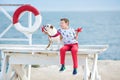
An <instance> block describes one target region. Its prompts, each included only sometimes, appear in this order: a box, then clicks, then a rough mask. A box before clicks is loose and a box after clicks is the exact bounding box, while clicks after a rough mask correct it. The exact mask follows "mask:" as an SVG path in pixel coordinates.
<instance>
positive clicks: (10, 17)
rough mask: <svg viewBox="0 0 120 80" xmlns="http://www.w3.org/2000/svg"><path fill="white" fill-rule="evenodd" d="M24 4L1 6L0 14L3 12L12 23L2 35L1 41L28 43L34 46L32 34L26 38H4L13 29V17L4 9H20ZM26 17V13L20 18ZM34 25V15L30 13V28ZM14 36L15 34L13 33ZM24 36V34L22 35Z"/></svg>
mask: <svg viewBox="0 0 120 80" xmlns="http://www.w3.org/2000/svg"><path fill="white" fill-rule="evenodd" d="M21 5H24V4H0V12H2V13H3V14H4V15H5V16H6V17H7V18H8V19H9V20H10V21H11V23H10V25H8V27H7V28H6V29H5V30H4V31H2V32H1V33H0V41H28V42H29V44H32V34H29V37H27V39H26V38H19V39H18V38H12V37H11V38H3V37H4V35H5V34H6V33H7V32H8V31H9V30H10V29H11V28H12V27H13V23H12V16H11V15H10V14H9V12H8V11H7V10H5V9H4V8H3V6H4V7H15V8H18V7H19V6H21ZM23 15H24V13H23V14H22V15H21V16H20V18H21V17H22V16H23ZM31 25H32V14H31V12H29V13H28V27H31ZM13 34H14V33H13ZM21 34H22V33H21Z"/></svg>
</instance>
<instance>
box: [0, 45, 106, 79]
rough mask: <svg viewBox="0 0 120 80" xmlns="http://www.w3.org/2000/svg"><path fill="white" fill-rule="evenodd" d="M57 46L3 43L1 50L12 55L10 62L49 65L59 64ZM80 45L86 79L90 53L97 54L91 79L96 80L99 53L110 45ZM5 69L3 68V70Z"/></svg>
mask: <svg viewBox="0 0 120 80" xmlns="http://www.w3.org/2000/svg"><path fill="white" fill-rule="evenodd" d="M56 46H57V45H53V49H51V50H46V49H45V47H46V45H8V44H7V45H2V44H1V45H0V50H2V51H6V52H7V54H6V55H7V56H10V58H9V64H47V65H49V64H50V65H51V64H52V65H53V63H54V64H55V65H56V64H57V65H59V55H58V53H59V50H58V48H57V47H56ZM79 46H80V47H79V50H78V56H79V55H80V56H79V57H78V59H81V60H80V63H82V64H84V80H88V76H89V69H88V61H87V59H88V55H91V54H92V55H95V57H94V64H93V68H92V73H91V80H95V77H96V75H97V74H96V73H97V59H98V54H99V53H101V52H103V51H105V50H106V49H107V47H108V45H97V46H96V45H79ZM8 52H11V53H9V54H8ZM16 52H19V53H23V52H24V53H25V54H18V53H16ZM29 52H40V53H39V54H34V55H32V54H28V53H29ZM41 52H42V53H41ZM68 54H70V53H69V51H68V52H67V55H68ZM70 57H71V56H70ZM71 60H72V59H71ZM54 61H55V62H54ZM68 61H70V60H68ZM70 62H72V61H70ZM4 63H5V62H4ZM4 70H5V69H2V71H4ZM22 72H24V71H22ZM20 75H21V74H20ZM24 75H25V74H24ZM3 76H4V75H3ZM97 76H98V75H97ZM4 77H5V76H4ZM24 77H25V76H24ZM26 78H27V76H26Z"/></svg>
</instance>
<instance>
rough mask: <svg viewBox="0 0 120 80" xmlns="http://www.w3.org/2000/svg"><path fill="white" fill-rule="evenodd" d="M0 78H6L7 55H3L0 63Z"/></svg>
mask: <svg viewBox="0 0 120 80" xmlns="http://www.w3.org/2000/svg"><path fill="white" fill-rule="evenodd" d="M1 64H2V66H1V78H0V79H1V80H6V67H7V55H5V57H4V59H3V62H2V63H1Z"/></svg>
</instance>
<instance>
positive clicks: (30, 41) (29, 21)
mask: <svg viewBox="0 0 120 80" xmlns="http://www.w3.org/2000/svg"><path fill="white" fill-rule="evenodd" d="M28 14H29V15H28V24H29V25H28V26H29V27H32V13H31V12H30V13H28ZM29 45H32V34H29ZM32 54H34V52H32ZM27 74H28V75H27V76H28V80H30V76H31V65H29V66H28V73H27Z"/></svg>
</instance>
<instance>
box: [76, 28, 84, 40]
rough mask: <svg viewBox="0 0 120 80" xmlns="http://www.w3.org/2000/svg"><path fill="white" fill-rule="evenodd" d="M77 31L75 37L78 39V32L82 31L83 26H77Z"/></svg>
mask: <svg viewBox="0 0 120 80" xmlns="http://www.w3.org/2000/svg"><path fill="white" fill-rule="evenodd" d="M75 32H76V37H75V39H76V40H78V34H79V32H82V28H77V29H76V30H75Z"/></svg>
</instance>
